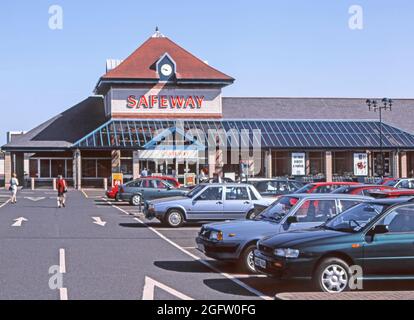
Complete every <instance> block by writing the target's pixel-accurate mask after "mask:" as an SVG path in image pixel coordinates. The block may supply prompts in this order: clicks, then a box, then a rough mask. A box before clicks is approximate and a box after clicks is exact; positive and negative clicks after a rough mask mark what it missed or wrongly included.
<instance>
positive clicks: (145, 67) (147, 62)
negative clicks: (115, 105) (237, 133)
mask: <svg viewBox="0 0 414 320" xmlns="http://www.w3.org/2000/svg"><path fill="white" fill-rule="evenodd" d="M165 53H168V55H169V56H170V57H171V58H172V59H173V60H174V61H175V63H176V64H177V70H176V77H177V80H221V81H226V82H232V81H234V79H233V78H232V77H230V76H228V75H226V74H224V73H222V72H220V71H218V70H216V69H214V68H213V67H211V66H209V65H208V64H206V63H205V62H203V61H201V60H200V59H198V58H197V57H195V56H194V55H192V54H191V53H189V52H188V51H186V50H185V49H183V48H182V47H180V46H179V45H177V44H176V43H174V42H173V41H171V40H170V39H168V38H166V37H152V38H149V39H148V40H147V41H146V42H144V43H143V44H142V45H141V46H140V47H139V48H138V49H137V50H135V52H133V53H132V54H131V55H130V56H129V57H128V58H126V59H125V60H124V61H123V62H122V63H121V64H120V65H119V66H118V67H116V68H115V69H112V70H110V71H108V72H107V73H106V74H105V75H104V76H103V77H102V79H103V80H110V79H151V80H152V79H154V80H155V79H158V75H157V72H156V69H155V65H156V63H157V61H158V59H159V58H161V57H162V56H163V55H164V54H165Z"/></svg>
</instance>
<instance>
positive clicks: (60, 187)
mask: <svg viewBox="0 0 414 320" xmlns="http://www.w3.org/2000/svg"><path fill="white" fill-rule="evenodd" d="M56 188H57V192H58V198H57V204H58V208H62V207H63V208H65V207H66V205H65V201H66V197H65V193H66V192H68V189H67V187H66V181H65V179H63V177H62V176H61V175H59V176H58V180H57V184H56Z"/></svg>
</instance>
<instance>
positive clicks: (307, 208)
mask: <svg viewBox="0 0 414 320" xmlns="http://www.w3.org/2000/svg"><path fill="white" fill-rule="evenodd" d="M371 199H372V198H370V197H364V196H355V195H347V194H292V195H286V196H282V197H281V198H279V199H278V200H277V201H276V202H274V203H273V204H272V205H271V206H270V207H269V208H267V209H265V210H264V211H263V212H261V213H260V215H258V216H257V217H256V218H254V219H253V220H237V221H229V222H221V223H211V224H207V225H204V226H203V227H202V228H201V230H200V233H199V235H198V237H197V238H196V242H197V246H198V249H199V250H200V251H202V252H203V253H204V254H205V255H206V256H208V257H210V258H213V259H216V260H226V261H236V262H237V261H239V262H240V267H241V268H242V269H243V271H247V272H255V266H254V261H253V252H254V250H255V249H256V244H257V241H258V240H260V239H261V238H263V237H265V236H268V235H271V234H277V233H281V232H286V231H291V230H297V229H305V228H311V227H316V226H319V225H321V224H323V223H324V222H326V221H327V220H328V219H330V218H333V217H335V216H336V215H337V214H339V213H342V212H343V211H345V210H347V209H349V208H351V207H353V206H355V205H357V204H359V203H361V202H364V201H368V200H371Z"/></svg>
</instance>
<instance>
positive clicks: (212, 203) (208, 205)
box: [187, 186, 224, 220]
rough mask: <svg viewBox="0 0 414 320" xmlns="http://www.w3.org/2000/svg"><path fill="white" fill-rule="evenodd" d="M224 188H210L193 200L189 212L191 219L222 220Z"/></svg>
mask: <svg viewBox="0 0 414 320" xmlns="http://www.w3.org/2000/svg"><path fill="white" fill-rule="evenodd" d="M223 193H224V192H223V187H222V186H209V187H207V188H206V189H204V190H203V191H202V192H201V194H199V195H197V196H196V197H195V198H193V200H192V203H191V207H190V208H188V209H189V210H187V215H188V216H189V219H197V220H204V219H205V220H221V219H224V215H223Z"/></svg>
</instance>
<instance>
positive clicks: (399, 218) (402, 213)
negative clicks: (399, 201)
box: [379, 205, 414, 233]
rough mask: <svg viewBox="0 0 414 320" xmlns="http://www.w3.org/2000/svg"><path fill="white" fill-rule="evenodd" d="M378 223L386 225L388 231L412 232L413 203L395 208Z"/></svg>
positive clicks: (413, 223)
mask: <svg viewBox="0 0 414 320" xmlns="http://www.w3.org/2000/svg"><path fill="white" fill-rule="evenodd" d="M379 224H384V225H387V226H388V230H389V231H390V233H391V232H392V233H400V232H414V205H410V206H406V207H401V208H398V209H395V210H394V211H392V212H391V213H390V214H388V215H387V216H386V217H384V218H383V219H381V221H380V222H379Z"/></svg>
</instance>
